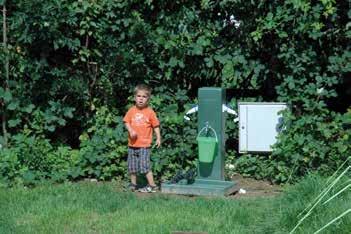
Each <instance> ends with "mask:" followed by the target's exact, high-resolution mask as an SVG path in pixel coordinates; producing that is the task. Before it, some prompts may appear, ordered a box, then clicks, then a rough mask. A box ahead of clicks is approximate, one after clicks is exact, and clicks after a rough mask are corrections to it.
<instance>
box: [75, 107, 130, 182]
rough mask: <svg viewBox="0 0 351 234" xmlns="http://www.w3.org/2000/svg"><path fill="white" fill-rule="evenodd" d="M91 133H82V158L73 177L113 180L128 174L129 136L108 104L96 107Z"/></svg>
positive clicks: (80, 155) (80, 154)
mask: <svg viewBox="0 0 351 234" xmlns="http://www.w3.org/2000/svg"><path fill="white" fill-rule="evenodd" d="M88 125H90V127H89V128H88V130H87V132H84V133H83V134H82V135H81V136H80V140H81V144H80V150H79V156H78V157H79V160H78V162H77V164H76V165H75V166H74V167H73V168H72V170H71V171H70V177H71V178H73V179H79V178H96V179H99V180H111V179H113V178H116V177H124V176H125V175H126V170H127V166H126V156H127V135H126V132H125V130H124V124H123V122H122V118H121V117H120V116H116V115H115V114H114V113H113V112H111V111H110V110H109V109H108V108H107V107H101V108H98V109H97V110H96V115H95V117H94V118H93V119H92V121H91V122H90V123H88Z"/></svg>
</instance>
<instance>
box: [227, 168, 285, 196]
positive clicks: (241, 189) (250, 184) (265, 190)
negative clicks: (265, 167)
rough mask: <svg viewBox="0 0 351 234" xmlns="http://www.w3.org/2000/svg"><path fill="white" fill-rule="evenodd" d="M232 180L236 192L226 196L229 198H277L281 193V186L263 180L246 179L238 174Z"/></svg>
mask: <svg viewBox="0 0 351 234" xmlns="http://www.w3.org/2000/svg"><path fill="white" fill-rule="evenodd" d="M232 180H233V181H234V182H235V183H236V184H237V186H238V191H237V192H236V193H234V194H232V195H230V196H228V197H229V198H245V197H270V196H277V195H279V194H280V193H281V192H282V191H283V190H282V186H279V185H274V184H272V183H270V182H269V181H265V180H255V179H252V178H246V177H243V176H241V175H239V174H237V175H234V176H233V177H232Z"/></svg>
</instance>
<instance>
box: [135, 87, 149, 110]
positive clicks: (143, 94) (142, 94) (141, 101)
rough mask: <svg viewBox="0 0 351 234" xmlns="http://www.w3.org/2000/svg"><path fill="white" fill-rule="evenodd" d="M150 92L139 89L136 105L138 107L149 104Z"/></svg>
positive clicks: (136, 95)
mask: <svg viewBox="0 0 351 234" xmlns="http://www.w3.org/2000/svg"><path fill="white" fill-rule="evenodd" d="M149 98H150V94H149V93H148V92H147V91H145V90H138V91H137V92H136V94H135V97H134V100H135V105H136V106H137V107H138V108H144V107H146V106H147V105H148V104H149Z"/></svg>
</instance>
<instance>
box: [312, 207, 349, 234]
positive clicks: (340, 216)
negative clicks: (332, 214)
mask: <svg viewBox="0 0 351 234" xmlns="http://www.w3.org/2000/svg"><path fill="white" fill-rule="evenodd" d="M350 212H351V209H348V210H347V211H345V212H344V213H342V214H341V215H339V216H338V217H336V218H335V219H333V220H332V221H330V222H329V223H327V224H326V225H324V226H323V227H322V228H321V229H319V230H318V231H316V232H315V233H314V234H317V233H320V232H321V231H323V230H324V229H325V228H326V227H328V226H329V225H330V224H332V223H334V222H335V221H337V220H339V219H341V218H342V217H344V216H345V215H347V214H348V213H350Z"/></svg>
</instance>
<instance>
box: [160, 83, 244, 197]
mask: <svg viewBox="0 0 351 234" xmlns="http://www.w3.org/2000/svg"><path fill="white" fill-rule="evenodd" d="M198 98H199V105H198V112H199V113H198V138H199V137H200V138H201V140H202V142H201V141H200V140H198V143H199V145H198V147H199V155H198V159H199V160H198V168H197V177H196V179H195V181H193V182H191V183H189V182H188V183H186V182H184V181H180V182H179V183H176V184H171V183H163V184H162V185H161V191H162V192H163V193H176V194H189V195H215V196H225V195H228V194H231V193H233V192H235V191H236V190H237V188H236V186H235V183H234V182H233V181H225V180H224V161H225V158H224V157H225V139H224V137H225V134H224V132H225V118H226V113H225V112H224V111H223V105H224V104H225V99H226V95H225V90H224V89H222V88H211V87H205V88H200V89H199V90H198ZM207 139H208V140H207ZM213 139H215V141H216V147H215V148H213V147H212V146H211V145H209V144H212V142H213ZM200 147H202V149H201V148H200ZM206 147H208V149H209V150H206V149H207V148H206ZM211 148H212V149H214V153H213V155H210V156H211V158H209V157H208V155H204V154H206V153H207V151H211ZM204 149H205V150H204ZM211 154H212V153H211ZM204 156H205V157H204Z"/></svg>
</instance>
